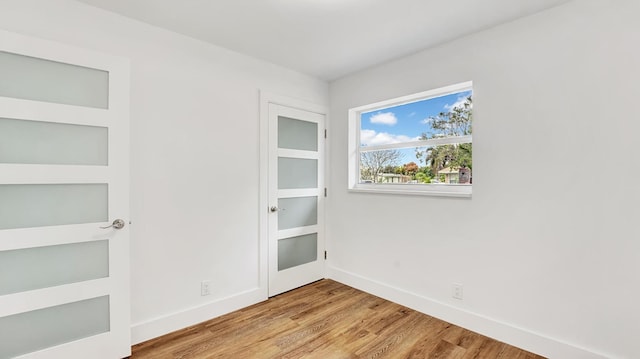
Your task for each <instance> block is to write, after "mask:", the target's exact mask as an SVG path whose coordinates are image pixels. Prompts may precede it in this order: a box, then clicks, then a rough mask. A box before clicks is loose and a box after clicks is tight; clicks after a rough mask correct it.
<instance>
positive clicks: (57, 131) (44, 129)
mask: <svg viewBox="0 0 640 359" xmlns="http://www.w3.org/2000/svg"><path fill="white" fill-rule="evenodd" d="M108 140H109V137H108V129H107V128H106V127H94V126H81V125H69V124H62V123H51V122H39V121H23V120H14V119H7V118H0V163H26V164H64V165H107V164H108V149H109V146H108Z"/></svg>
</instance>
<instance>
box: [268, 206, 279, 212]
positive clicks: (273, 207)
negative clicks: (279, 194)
mask: <svg viewBox="0 0 640 359" xmlns="http://www.w3.org/2000/svg"><path fill="white" fill-rule="evenodd" d="M269 210H270V211H271V212H278V211H279V210H280V208H278V207H276V206H271V208H270V209H269Z"/></svg>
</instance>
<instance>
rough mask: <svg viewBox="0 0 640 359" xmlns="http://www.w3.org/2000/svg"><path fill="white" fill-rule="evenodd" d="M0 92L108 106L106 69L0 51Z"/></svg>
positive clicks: (1, 93) (8, 95) (1, 94)
mask: <svg viewBox="0 0 640 359" xmlns="http://www.w3.org/2000/svg"><path fill="white" fill-rule="evenodd" d="M0 79H2V80H1V81H0V96H4V97H13V98H19V99H25V100H35V101H43V102H53V103H59V104H66V105H78V106H85V107H96V108H108V107H109V73H108V72H107V71H103V70H97V69H92V68H88V67H82V66H76V65H70V64H65V63H62V62H56V61H50V60H44V59H39V58H35V57H30V56H24V55H18V54H13V53H10V52H5V51H0Z"/></svg>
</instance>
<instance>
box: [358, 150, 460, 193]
mask: <svg viewBox="0 0 640 359" xmlns="http://www.w3.org/2000/svg"><path fill="white" fill-rule="evenodd" d="M472 149H473V144H472V143H471V142H468V143H455V144H447V145H437V146H428V147H418V148H399V149H392V150H378V151H366V152H361V153H360V182H359V183H380V184H464V185H471V183H472V175H471V174H472V168H473V161H472V157H473V156H472Z"/></svg>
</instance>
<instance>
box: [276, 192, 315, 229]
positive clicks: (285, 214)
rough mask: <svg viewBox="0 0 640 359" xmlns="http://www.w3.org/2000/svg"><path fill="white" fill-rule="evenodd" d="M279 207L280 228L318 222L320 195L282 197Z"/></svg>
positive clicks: (309, 224) (310, 224)
mask: <svg viewBox="0 0 640 359" xmlns="http://www.w3.org/2000/svg"><path fill="white" fill-rule="evenodd" d="M278 208H280V211H278V229H289V228H296V227H305V226H312V225H314V224H317V223H318V197H299V198H280V199H279V200H278Z"/></svg>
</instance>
